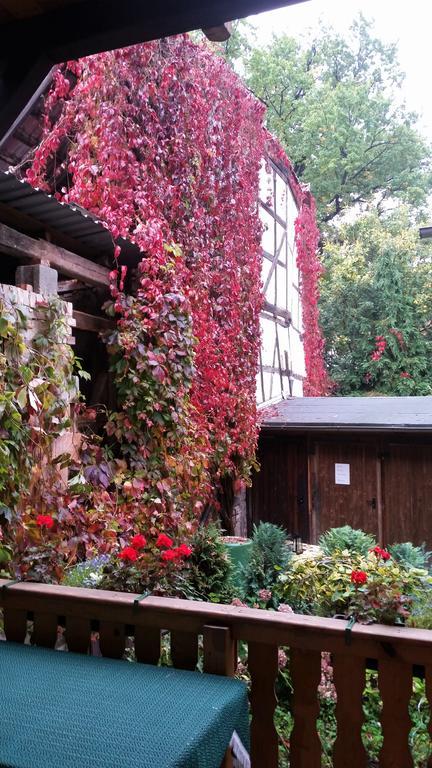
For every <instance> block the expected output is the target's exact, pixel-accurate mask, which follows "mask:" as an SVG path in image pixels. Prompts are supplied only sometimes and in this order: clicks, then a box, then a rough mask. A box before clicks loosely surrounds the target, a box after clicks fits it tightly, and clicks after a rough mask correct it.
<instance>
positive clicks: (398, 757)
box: [0, 580, 432, 768]
mask: <svg viewBox="0 0 432 768" xmlns="http://www.w3.org/2000/svg"><path fill="white" fill-rule="evenodd" d="M137 597H138V596H136V595H130V594H122V593H117V592H106V591H102V590H91V589H76V588H72V587H59V586H48V585H42V584H32V583H18V584H15V583H10V582H8V581H4V580H0V606H1V607H2V609H3V615H4V628H5V634H6V637H7V639H8V640H13V641H16V642H23V641H24V638H25V636H26V631H27V620H28V617H29V615H28V612H31V618H32V620H33V626H34V629H33V639H32V641H33V642H34V643H36V644H37V645H43V646H48V647H53V646H54V644H55V642H56V637H57V628H58V624H59V623H60V624H63V625H64V626H65V636H66V641H67V645H68V648H69V650H71V651H76V652H79V653H86V652H87V651H88V648H89V642H90V632H91V629H92V627H93V629H94V628H95V627H96V626H97V630H98V632H99V636H100V648H101V651H102V654H103V655H104V656H109V657H113V658H121V656H122V655H123V653H124V650H125V644H126V640H127V638H128V637H129V636H132V637H133V638H134V644H135V653H136V657H137V659H138V661H139V662H146V663H150V664H156V663H157V662H158V660H159V657H160V653H161V631H162V630H167V631H169V632H170V642H171V655H172V661H173V664H174V665H175V666H176V667H178V668H181V669H194V668H195V666H196V664H197V659H198V647H199V644H198V637H199V636H202V637H203V668H204V671H207V672H211V673H214V674H224V675H233V674H234V672H235V665H236V659H237V652H236V643H237V641H239V640H242V641H245V642H247V644H248V667H249V671H250V674H251V679H252V687H251V695H250V702H251V715H252V720H251V756H252V766H253V768H277V764H278V735H277V733H276V730H275V726H274V722H273V716H274V710H275V706H276V703H277V702H276V697H275V693H274V685H275V680H276V676H277V673H278V648H279V647H280V646H288V647H289V649H290V650H289V657H290V671H291V677H292V682H293V699H292V713H293V719H294V728H293V731H292V733H291V736H290V739H289V740H290V766H291V768H320V767H321V743H320V740H319V737H318V734H317V729H316V719H317V716H318V713H319V704H318V697H317V688H318V685H319V682H320V668H321V652H322V651H328V652H330V653H331V654H332V663H333V668H334V681H335V685H336V691H337V707H336V715H337V737H336V742H335V746H334V753H333V764H334V768H347V766H349V768H366V765H367V756H366V752H365V749H364V747H363V743H362V738H361V727H362V723H363V719H364V715H363V708H362V696H363V691H364V687H365V669H366V666H367V664H369V665H370V664H371V663H375V664H376V665H377V667H378V681H379V683H378V684H379V690H380V693H381V698H382V702H383V708H382V714H381V726H382V735H383V746H382V750H381V754H380V761H379V765H380V768H408V766H412V759H411V755H410V750H409V745H408V736H409V732H410V729H411V727H412V724H411V720H410V717H409V712H408V705H409V701H410V698H411V695H412V677H413V666H414V665H415V666H416V667H419V666H420V667H421V668H422V670H423V672H424V674H425V678H426V690H427V697H428V700H429V703H432V640H431V638H432V632H429V631H426V630H416V629H408V628H403V627H400V628H398V627H389V626H383V625H376V624H375V625H371V626H364V625H359V624H356V625H354V627H353V629H352V630H351V631H350V632H349V633H347V631H346V623H345V622H343V621H339V620H337V619H321V618H316V617H311V616H300V615H296V614H286V613H276V612H271V611H262V610H255V609H249V608H242V607H240V608H237V607H233V606H224V605H214V604H209V603H200V602H192V601H187V600H176V599H171V598H157V597H147V598H145V599H142V600H137ZM95 622H97V625H95ZM431 719H432V718H431Z"/></svg>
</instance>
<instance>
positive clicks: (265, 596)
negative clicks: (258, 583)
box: [258, 589, 272, 603]
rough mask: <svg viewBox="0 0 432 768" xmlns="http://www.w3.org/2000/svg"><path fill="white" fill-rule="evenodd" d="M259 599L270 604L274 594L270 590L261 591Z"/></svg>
mask: <svg viewBox="0 0 432 768" xmlns="http://www.w3.org/2000/svg"><path fill="white" fill-rule="evenodd" d="M258 597H259V599H260V600H263V602H265V603H268V601H269V600H271V598H272V593H271V591H270V589H260V590H259V592H258Z"/></svg>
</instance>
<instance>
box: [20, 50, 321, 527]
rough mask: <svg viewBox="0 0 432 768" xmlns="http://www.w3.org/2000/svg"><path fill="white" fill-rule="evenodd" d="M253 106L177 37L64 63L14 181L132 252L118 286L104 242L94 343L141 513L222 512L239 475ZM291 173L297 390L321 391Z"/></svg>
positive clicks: (310, 228)
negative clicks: (131, 269) (304, 379)
mask: <svg viewBox="0 0 432 768" xmlns="http://www.w3.org/2000/svg"><path fill="white" fill-rule="evenodd" d="M263 116H264V112H263V106H262V105H261V104H260V103H259V102H258V101H257V100H256V99H255V98H254V97H253V96H252V95H251V94H250V93H249V92H248V91H247V90H246V88H245V87H244V86H243V85H242V83H241V81H240V80H239V78H238V77H237V76H236V75H235V74H234V73H233V72H232V71H231V69H230V68H229V67H228V66H227V65H226V64H225V62H224V61H223V60H222V59H221V58H219V57H218V56H216V55H214V54H213V53H212V52H211V51H210V50H209V49H208V48H207V47H206V46H198V45H196V44H194V43H193V42H192V41H191V39H190V38H188V37H186V36H181V37H175V38H169V39H166V40H160V41H155V42H152V43H147V44H145V45H141V46H135V47H131V48H127V49H124V50H118V51H114V52H109V53H103V54H100V55H97V56H93V57H90V58H87V59H83V60H81V61H79V62H69V63H68V64H67V65H65V66H63V67H61V68H59V69H58V70H57V71H56V73H55V76H54V84H53V88H52V90H51V92H50V94H49V96H48V98H47V101H46V110H45V134H44V138H43V141H42V142H41V144H40V146H39V147H38V149H37V151H36V153H35V156H34V160H33V163H32V167H31V168H30V170H29V172H28V180H29V181H30V182H31V183H32V184H34V185H38V186H39V187H42V188H44V189H46V190H47V191H49V192H51V193H54V194H55V195H56V196H57V197H58V198H59V199H61V200H63V201H66V202H76V203H79V204H80V205H81V206H83V207H84V208H86V209H87V210H89V211H91V212H93V213H95V214H96V215H97V216H98V217H100V218H101V219H102V220H103V221H105V222H106V225H107V227H108V228H109V230H110V232H111V233H112V235H113V238H114V240H117V239H118V238H119V236H122V237H126V238H129V239H130V240H132V241H134V242H135V243H137V244H138V246H139V247H140V249H141V251H142V254H143V258H142V261H141V263H140V264H139V267H138V274H137V275H134V276H132V277H133V278H134V280H135V281H136V282H137V286H138V287H137V289H136V290H135V292H134V295H130V293H129V294H128V293H126V292H125V280H126V279H128V278H126V268H125V266H124V265H121V252H120V248H119V246H118V245H117V246H116V247H115V257H116V258H117V259H118V260H119V261H118V267H117V268H116V269H114V270H113V271H112V273H111V294H112V302H111V303H110V306H109V308H108V311H109V312H110V313H111V314H113V315H114V316H115V317H116V318H117V321H118V322H117V330H116V331H115V332H114V333H113V334H112V335H111V337H110V338H109V339H108V345H109V349H110V351H111V352H112V355H113V357H112V367H113V371H114V373H115V376H116V380H117V385H118V390H119V395H120V398H119V406H120V407H119V411H118V413H116V414H112V416H111V417H110V419H109V421H108V425H107V428H108V432H109V434H110V435H111V436H115V438H116V439H117V441H118V443H119V444H120V445H121V450H122V456H123V457H125V459H126V460H127V464H128V472H129V475H128V474H127V473H126V475H125V479H124V483H123V488H122V493H123V495H124V496H127V495H128V494H129V495H130V491H131V488H132V489H133V495H134V498H138V497H139V499H140V500H141V501H142V504H143V508H144V509H145V510H146V514H147V515H149V516H150V517H151V518H152V519H154V517H155V515H156V516H157V515H165V516H166V515H168V516H169V517H170V519H171V520H172V519H173V516H174V518H175V517H176V516H177V515H185V514H186V511H187V514H188V516H189V517H190V518H192V519H194V518H195V519H196V517H197V516H199V514H201V512H202V509H203V507H204V506H205V505H206V504H209V503H211V504H213V505H214V506H216V507H219V508H222V509H223V507H224V505H227V506H229V499H230V496H231V494H232V487H233V481H235V482H237V483H238V482H246V483H247V482H249V479H250V473H251V467H252V465H253V462H254V456H255V449H256V443H257V412H256V399H255V380H256V373H257V361H258V352H259V346H260V327H259V313H260V309H261V305H262V295H261V277H260V276H261V244H260V243H261V224H260V220H259V214H258V205H257V201H258V192H259V190H258V184H259V168H260V163H261V160H262V158H263V156H264V153H265V145H266V142H267V141H268V136H267V133H266V131H265V130H264V129H263ZM278 151H281V150H280V148H279V150H278ZM296 184H297V188H298V202H300V209H301V213H300V216H299V220H298V222H297V229H296V231H297V242H298V254H299V266H300V268H301V270H302V275H303V291H304V295H303V300H304V303H305V302H308V301H309V300H311V301H312V306H311V307H310V308H309V309H308V310H306V312H305V314H304V326H305V347H306V364H307V372H308V382H309V383H308V384H307V388H308V393H309V394H312V393H316V392H317V391H318V390H319V388H320V387H321V390H322V388H323V387H324V373H323V369H322V361H321V362H320V354H321V347H320V345H321V340H320V335H319V329H318V323H317V310H316V280H317V278H318V275H319V267H318V263H317V261H316V253H315V246H316V225H315V221H314V208H313V202H312V200H311V199H310V201H309V205H303V203H304V202H305V200H306V194H305V193H304V191H303V190H302V189H301V188H300V187H299V185H298V183H297V182H296ZM303 208H304V209H305V210H304V211H303ZM308 212H309V213H308ZM302 238H303V241H302V242H303V243H304V245H303V244H301V245H300V240H301V239H302ZM314 281H315V282H314ZM320 365H321V368H320ZM155 505H156V507H155ZM158 505H159V506H158ZM226 520H228V516H227V517H226Z"/></svg>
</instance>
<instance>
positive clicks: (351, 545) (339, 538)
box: [318, 525, 376, 555]
mask: <svg viewBox="0 0 432 768" xmlns="http://www.w3.org/2000/svg"><path fill="white" fill-rule="evenodd" d="M318 544H319V545H320V547H321V549H322V551H323V552H324V554H325V555H332V554H333V553H334V552H344V551H345V550H348V552H353V553H356V554H358V555H367V553H368V552H369V550H370V549H372V548H373V547H374V546H375V544H376V541H375V539H374V537H373V536H372V535H371V534H370V533H365V532H364V531H361V530H359V529H356V528H351V526H350V525H342V526H341V527H340V528H330V530H328V531H326V533H323V534H322V536H320V539H319V542H318Z"/></svg>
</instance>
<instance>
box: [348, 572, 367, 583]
mask: <svg viewBox="0 0 432 768" xmlns="http://www.w3.org/2000/svg"><path fill="white" fill-rule="evenodd" d="M367 578H368V577H367V573H365V572H364V571H352V573H351V581H352V583H353V584H356V585H360V584H366V582H367Z"/></svg>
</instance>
